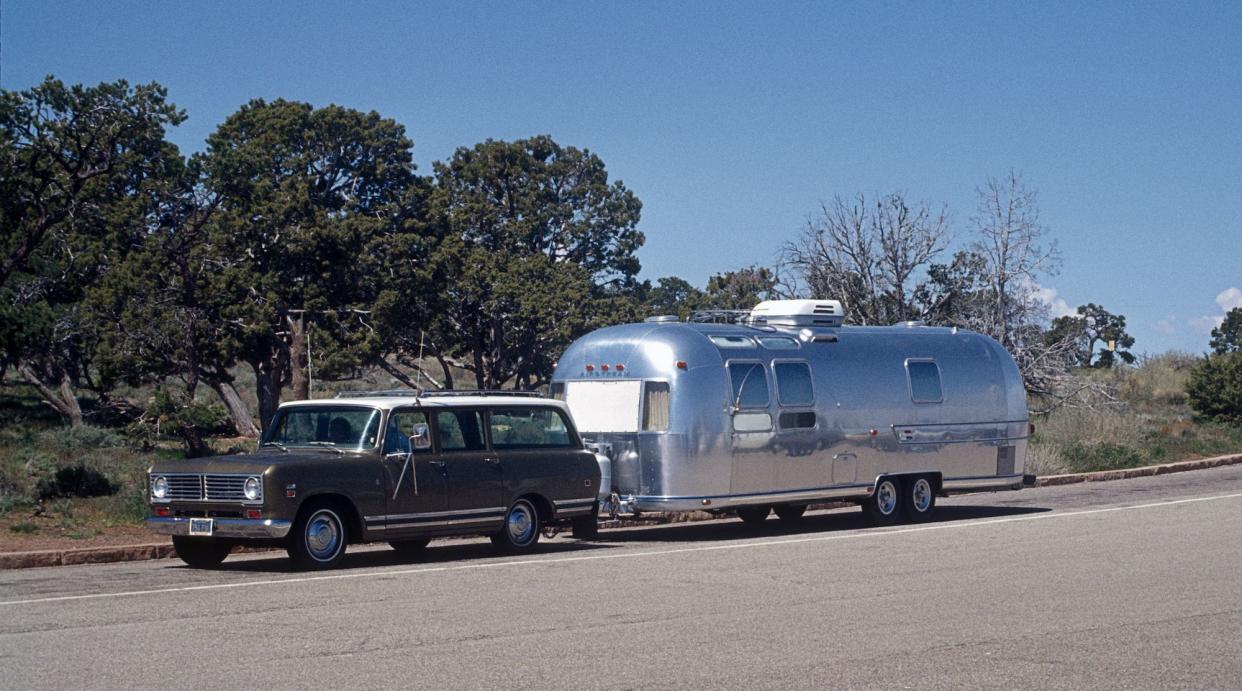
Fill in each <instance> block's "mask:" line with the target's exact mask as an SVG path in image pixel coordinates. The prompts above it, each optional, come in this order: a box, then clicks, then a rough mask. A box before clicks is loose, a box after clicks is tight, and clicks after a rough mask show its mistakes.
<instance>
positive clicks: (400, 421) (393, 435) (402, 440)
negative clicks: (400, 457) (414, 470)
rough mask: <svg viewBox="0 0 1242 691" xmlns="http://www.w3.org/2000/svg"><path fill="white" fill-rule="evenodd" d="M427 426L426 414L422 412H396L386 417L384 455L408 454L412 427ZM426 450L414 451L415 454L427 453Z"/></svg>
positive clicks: (428, 449) (412, 431) (412, 432)
mask: <svg viewBox="0 0 1242 691" xmlns="http://www.w3.org/2000/svg"><path fill="white" fill-rule="evenodd" d="M418 424H422V425H426V424H427V413H426V412H424V411H422V410H397V411H393V412H392V414H390V415H389V416H388V427H387V429H386V430H385V431H384V453H385V454H390V453H409V452H410V436H412V435H413V434H414V426H415V425H418ZM429 451H431V449H430V448H427V449H414V452H415V453H427V452H429Z"/></svg>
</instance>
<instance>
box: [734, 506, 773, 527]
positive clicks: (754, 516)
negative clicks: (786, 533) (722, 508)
mask: <svg viewBox="0 0 1242 691" xmlns="http://www.w3.org/2000/svg"><path fill="white" fill-rule="evenodd" d="M771 512H772V509H771V508H769V507H767V506H744V507H742V508H740V509H738V510H737V517H738V518H740V519H742V522H743V523H745V524H747V525H763V523H764V521H767V520H768V514H769V513H771Z"/></svg>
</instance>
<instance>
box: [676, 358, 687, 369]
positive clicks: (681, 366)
mask: <svg viewBox="0 0 1242 691" xmlns="http://www.w3.org/2000/svg"><path fill="white" fill-rule="evenodd" d="M685 368H686V361H685V360H678V361H677V369H685Z"/></svg>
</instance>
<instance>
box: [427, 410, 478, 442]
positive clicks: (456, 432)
mask: <svg viewBox="0 0 1242 691" xmlns="http://www.w3.org/2000/svg"><path fill="white" fill-rule="evenodd" d="M436 433H437V434H438V435H439V438H440V450H441V451H481V450H483V449H484V448H486V446H487V445H486V443H485V442H484V440H483V416H482V414H481V413H479V411H477V410H439V411H436Z"/></svg>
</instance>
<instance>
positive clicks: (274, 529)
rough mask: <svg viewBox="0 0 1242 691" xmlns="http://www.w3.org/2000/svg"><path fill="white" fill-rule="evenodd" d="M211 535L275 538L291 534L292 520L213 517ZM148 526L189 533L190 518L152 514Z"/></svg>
mask: <svg viewBox="0 0 1242 691" xmlns="http://www.w3.org/2000/svg"><path fill="white" fill-rule="evenodd" d="M212 521H213V523H212V530H211V537H230V538H257V539H262V538H268V539H271V538H274V539H280V538H283V537H284V536H286V535H288V534H289V529H290V528H292V527H293V523H292V522H291V521H281V520H275V519H271V518H266V519H254V518H213V519H212ZM146 524H147V528H148V529H150V530H151V531H152V532H155V533H159V534H161V535H189V534H190V519H189V518H183V517H176V516H151V517H149V518H147V519H146Z"/></svg>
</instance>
